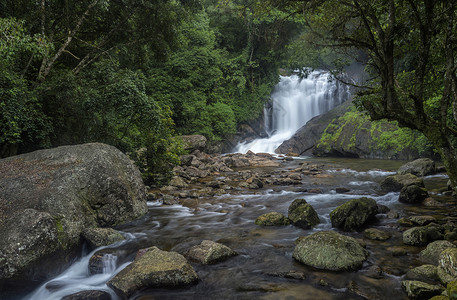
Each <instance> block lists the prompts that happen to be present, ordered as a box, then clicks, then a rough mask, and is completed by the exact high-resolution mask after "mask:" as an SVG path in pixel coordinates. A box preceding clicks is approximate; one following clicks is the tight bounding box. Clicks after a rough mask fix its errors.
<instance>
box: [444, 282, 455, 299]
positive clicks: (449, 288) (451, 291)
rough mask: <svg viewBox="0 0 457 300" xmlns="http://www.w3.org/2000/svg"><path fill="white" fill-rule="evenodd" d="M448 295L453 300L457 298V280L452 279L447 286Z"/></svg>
mask: <svg viewBox="0 0 457 300" xmlns="http://www.w3.org/2000/svg"><path fill="white" fill-rule="evenodd" d="M446 291H447V295H448V297H449V299H451V300H457V281H451V282H449V283H448V284H447V287H446Z"/></svg>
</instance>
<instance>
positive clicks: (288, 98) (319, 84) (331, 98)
mask: <svg viewBox="0 0 457 300" xmlns="http://www.w3.org/2000/svg"><path fill="white" fill-rule="evenodd" d="M349 96H350V93H349V87H348V86H346V85H344V84H342V83H340V82H339V81H337V80H331V79H330V74H329V73H328V72H324V71H318V70H317V71H313V72H311V73H310V74H309V75H308V76H307V77H306V78H300V77H299V76H298V75H292V76H281V80H280V82H279V83H278V84H277V86H276V87H275V89H274V91H273V93H272V94H271V99H272V104H271V107H270V108H268V109H267V108H265V111H264V116H265V122H266V124H265V127H266V128H267V134H268V135H269V137H268V138H259V139H256V140H254V141H252V142H249V143H240V144H239V145H238V146H237V147H236V149H235V152H238V153H246V152H247V151H249V150H251V151H252V152H255V153H259V152H266V153H274V151H275V150H276V148H278V147H279V145H281V143H282V142H284V141H285V140H287V139H289V138H291V137H292V135H293V134H294V133H295V132H296V131H297V130H298V129H300V128H301V127H302V126H303V125H305V124H306V123H307V122H308V121H309V120H311V119H312V118H313V117H315V116H318V115H320V114H323V113H325V112H327V111H329V110H331V109H333V108H334V107H336V106H337V105H339V104H341V103H343V102H344V101H346V100H347V99H348V98H349Z"/></svg>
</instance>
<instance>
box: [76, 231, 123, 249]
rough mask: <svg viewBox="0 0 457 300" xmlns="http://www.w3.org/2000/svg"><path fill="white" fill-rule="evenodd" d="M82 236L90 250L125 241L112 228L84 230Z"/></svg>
mask: <svg viewBox="0 0 457 300" xmlns="http://www.w3.org/2000/svg"><path fill="white" fill-rule="evenodd" d="M82 236H83V238H84V239H85V240H86V241H87V243H88V244H89V247H90V248H91V249H95V248H98V247H101V246H108V245H111V244H114V243H116V242H119V241H122V240H124V239H125V238H124V236H123V235H122V234H121V233H120V232H119V231H117V230H115V229H112V228H86V229H84V230H83V232H82Z"/></svg>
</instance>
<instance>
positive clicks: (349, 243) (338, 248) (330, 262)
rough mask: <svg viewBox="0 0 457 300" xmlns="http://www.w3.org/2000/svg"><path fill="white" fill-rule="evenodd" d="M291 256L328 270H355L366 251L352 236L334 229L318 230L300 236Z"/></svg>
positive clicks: (366, 255)
mask: <svg viewBox="0 0 457 300" xmlns="http://www.w3.org/2000/svg"><path fill="white" fill-rule="evenodd" d="M293 257H294V258H295V259H296V260H298V261H299V262H301V263H303V264H305V265H307V266H311V267H314V268H317V269H324V270H330V271H343V270H357V269H359V268H360V267H361V266H362V263H363V261H365V260H366V259H367V257H368V252H367V251H366V250H365V249H363V248H362V246H360V244H359V243H358V242H357V241H356V240H355V239H354V238H352V237H348V236H344V235H342V234H339V233H337V232H335V231H320V232H316V233H314V234H312V235H309V236H306V237H304V238H302V239H301V240H300V241H299V243H298V244H297V245H296V246H295V249H294V252H293Z"/></svg>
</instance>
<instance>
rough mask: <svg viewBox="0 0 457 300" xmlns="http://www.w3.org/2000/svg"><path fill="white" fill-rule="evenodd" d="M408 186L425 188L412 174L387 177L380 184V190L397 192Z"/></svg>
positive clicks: (419, 179) (422, 181)
mask: <svg viewBox="0 0 457 300" xmlns="http://www.w3.org/2000/svg"><path fill="white" fill-rule="evenodd" d="M408 185H417V186H419V187H425V185H424V180H423V179H422V178H419V177H417V176H416V175H413V174H403V175H398V174H397V175H391V176H387V177H386V178H384V179H383V181H382V182H381V188H382V189H383V190H384V191H386V192H399V191H401V189H402V188H403V187H405V186H408Z"/></svg>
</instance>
